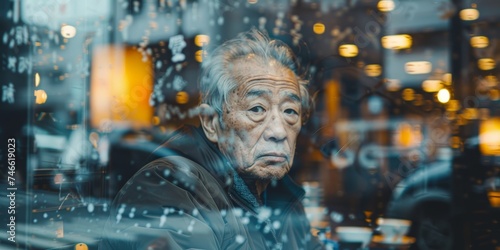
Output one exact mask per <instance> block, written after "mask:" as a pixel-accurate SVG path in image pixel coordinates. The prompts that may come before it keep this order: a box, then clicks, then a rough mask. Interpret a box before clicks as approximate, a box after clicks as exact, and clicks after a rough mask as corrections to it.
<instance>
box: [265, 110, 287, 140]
mask: <svg viewBox="0 0 500 250" xmlns="http://www.w3.org/2000/svg"><path fill="white" fill-rule="evenodd" d="M285 126H286V124H285V121H284V120H283V117H281V116H280V115H279V114H276V113H275V114H273V115H272V117H270V121H269V122H268V124H267V126H266V130H265V131H264V139H266V140H270V141H276V142H278V141H283V140H285V139H286V136H287V133H286V129H285Z"/></svg>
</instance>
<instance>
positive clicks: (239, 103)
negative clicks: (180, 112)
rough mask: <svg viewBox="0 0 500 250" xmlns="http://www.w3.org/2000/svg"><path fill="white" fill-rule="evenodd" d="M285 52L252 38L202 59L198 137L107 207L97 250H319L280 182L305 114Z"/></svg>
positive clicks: (301, 84) (300, 83) (293, 194)
mask: <svg viewBox="0 0 500 250" xmlns="http://www.w3.org/2000/svg"><path fill="white" fill-rule="evenodd" d="M296 71H297V65H296V64H295V60H294V56H293V53H292V51H291V50H290V48H288V47H287V46H286V45H285V44H283V43H281V42H279V41H276V40H271V39H269V37H268V36H267V35H266V34H263V33H261V32H259V31H258V30H256V29H252V30H251V31H249V32H247V33H244V34H240V35H239V36H238V37H236V38H235V39H233V40H230V41H227V42H226V43H224V44H223V45H221V46H220V47H219V48H217V49H216V50H215V51H214V52H213V53H211V54H210V55H209V59H208V60H207V61H206V63H205V65H204V67H203V74H202V78H201V80H200V90H201V93H202V100H201V104H200V121H201V127H200V128H194V127H184V128H183V129H181V130H179V131H177V132H176V133H175V134H174V135H173V136H172V138H171V139H170V140H169V141H168V142H166V143H165V144H164V145H162V147H161V149H160V150H166V149H168V150H167V151H168V153H167V154H168V156H166V157H162V158H160V159H157V160H155V161H153V162H151V163H149V164H148V165H146V166H145V167H143V168H142V169H141V170H140V171H139V172H138V173H137V174H135V175H134V177H132V179H131V180H130V181H129V182H127V184H126V185H125V186H124V187H123V189H122V190H121V191H120V193H119V194H118V196H117V197H116V199H115V201H114V205H113V207H112V211H111V216H110V219H109V220H108V222H107V225H106V228H107V229H106V234H105V236H104V238H103V240H102V241H101V244H100V248H101V249H322V248H323V246H322V244H321V243H320V242H319V240H318V239H317V238H316V237H314V236H313V235H311V233H310V227H309V222H308V220H307V218H306V216H305V213H304V208H303V206H302V205H301V198H302V197H303V195H304V191H303V190H302V189H301V188H300V187H299V186H297V185H296V184H295V183H294V182H293V181H292V180H291V179H290V177H289V176H287V172H288V171H289V170H290V167H291V166H292V162H293V157H294V151H295V143H296V139H297V135H298V133H299V131H300V128H301V125H302V122H303V120H304V117H305V114H306V113H307V109H308V105H309V96H308V93H307V90H306V88H305V84H306V81H304V80H303V79H301V77H300V76H299V75H298V74H297V72H296Z"/></svg>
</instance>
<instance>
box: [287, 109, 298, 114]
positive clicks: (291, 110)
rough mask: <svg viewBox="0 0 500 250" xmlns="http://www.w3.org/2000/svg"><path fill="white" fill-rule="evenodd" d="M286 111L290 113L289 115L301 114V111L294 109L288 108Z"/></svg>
mask: <svg viewBox="0 0 500 250" xmlns="http://www.w3.org/2000/svg"><path fill="white" fill-rule="evenodd" d="M285 113H286V114H289V115H298V114H299V112H297V111H295V110H294V109H286V110H285Z"/></svg>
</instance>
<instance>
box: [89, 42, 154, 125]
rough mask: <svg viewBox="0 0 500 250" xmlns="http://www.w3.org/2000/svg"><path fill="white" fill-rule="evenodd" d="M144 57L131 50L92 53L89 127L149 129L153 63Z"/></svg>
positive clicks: (99, 48) (102, 48)
mask: <svg viewBox="0 0 500 250" xmlns="http://www.w3.org/2000/svg"><path fill="white" fill-rule="evenodd" d="M146 56H147V55H146ZM144 57H145V55H143V54H142V53H140V52H139V51H137V49H135V48H133V47H131V46H130V47H122V46H119V45H102V46H97V47H95V48H94V49H93V55H92V58H94V60H92V66H91V67H92V68H91V71H90V72H92V74H91V79H90V95H89V102H90V111H91V112H92V115H91V116H90V124H91V126H92V127H94V128H99V127H101V126H102V124H103V123H109V122H112V123H114V124H122V125H126V126H131V127H132V128H145V127H150V126H151V119H152V117H153V107H152V106H151V104H150V102H149V100H150V96H151V93H152V91H153V82H154V81H153V75H154V74H153V68H154V67H153V65H152V61H153V60H151V58H147V60H143V59H144Z"/></svg>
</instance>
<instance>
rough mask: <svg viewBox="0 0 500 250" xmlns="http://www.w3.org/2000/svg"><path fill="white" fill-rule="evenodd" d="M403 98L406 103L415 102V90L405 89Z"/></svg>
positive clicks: (402, 94)
mask: <svg viewBox="0 0 500 250" xmlns="http://www.w3.org/2000/svg"><path fill="white" fill-rule="evenodd" d="M401 97H402V98H403V100H405V101H413V100H414V99H415V91H414V90H413V89H409V88H407V89H403V93H401Z"/></svg>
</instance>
